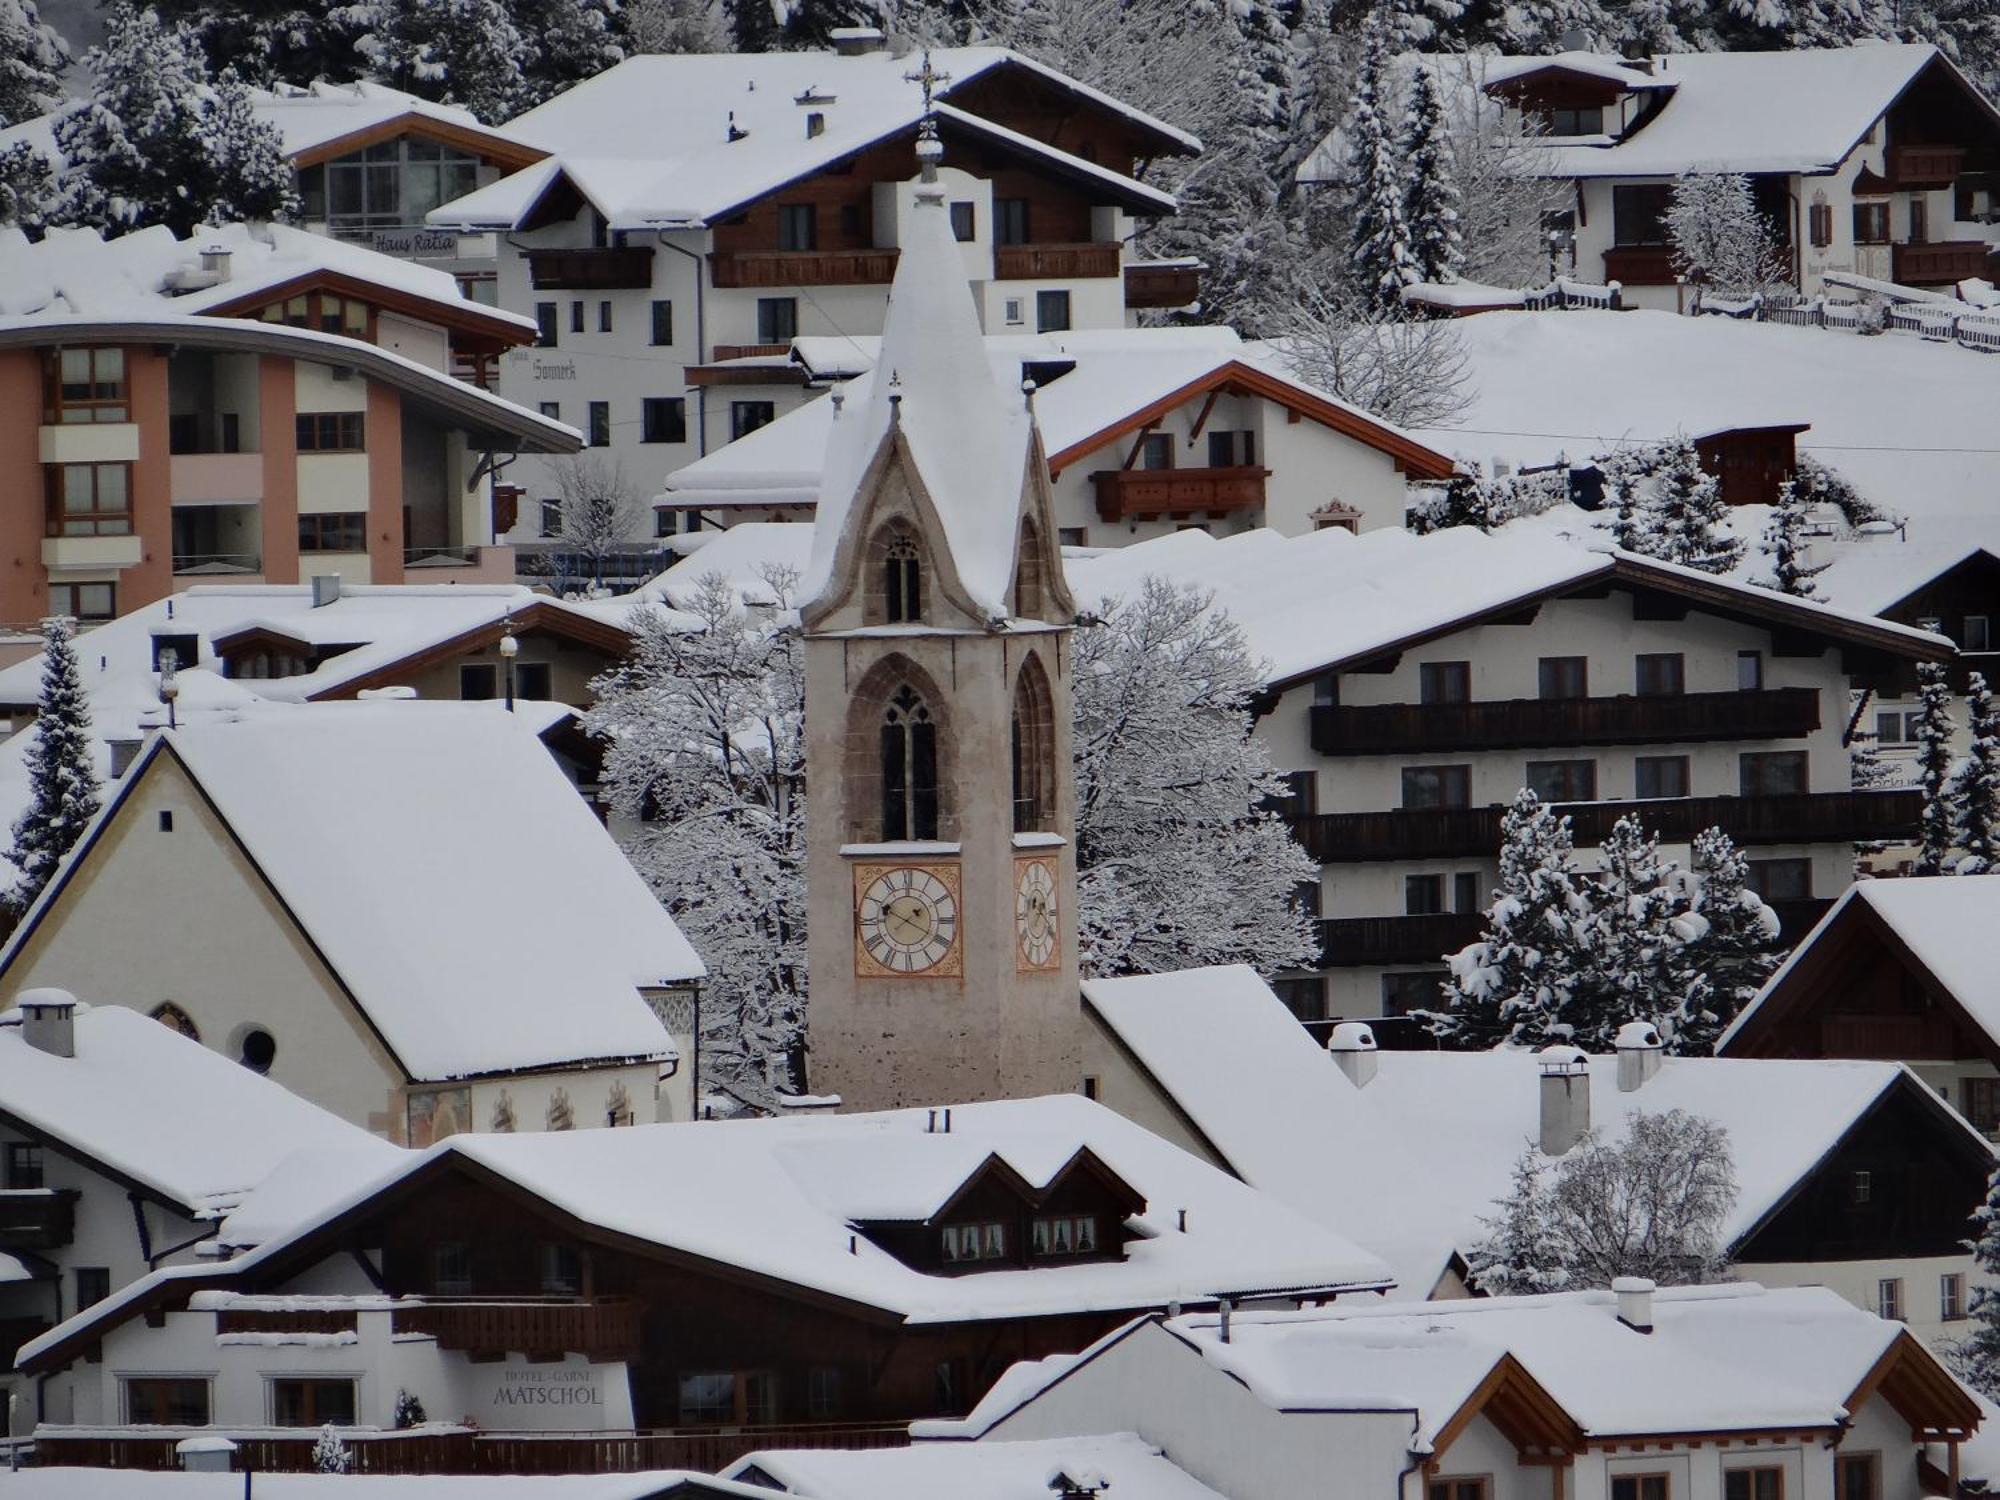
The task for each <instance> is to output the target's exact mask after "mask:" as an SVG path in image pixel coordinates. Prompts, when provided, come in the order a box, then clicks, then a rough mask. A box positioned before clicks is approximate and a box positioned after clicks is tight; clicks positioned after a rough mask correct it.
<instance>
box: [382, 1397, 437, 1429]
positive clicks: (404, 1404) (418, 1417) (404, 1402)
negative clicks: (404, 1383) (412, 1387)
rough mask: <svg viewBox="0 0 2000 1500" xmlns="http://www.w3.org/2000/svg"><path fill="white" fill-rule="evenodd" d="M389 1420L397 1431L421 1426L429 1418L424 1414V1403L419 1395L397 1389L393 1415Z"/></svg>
mask: <svg viewBox="0 0 2000 1500" xmlns="http://www.w3.org/2000/svg"><path fill="white" fill-rule="evenodd" d="M391 1420H392V1424H393V1425H394V1426H395V1428H396V1430H397V1431H398V1432H405V1431H408V1430H409V1429H410V1428H412V1427H421V1426H423V1425H424V1423H425V1422H427V1421H429V1420H430V1418H429V1417H427V1416H425V1415H424V1403H423V1401H422V1399H421V1398H420V1397H418V1396H417V1395H415V1394H414V1393H413V1392H410V1391H406V1390H399V1391H397V1392H396V1410H395V1415H394V1417H393V1418H392V1419H391Z"/></svg>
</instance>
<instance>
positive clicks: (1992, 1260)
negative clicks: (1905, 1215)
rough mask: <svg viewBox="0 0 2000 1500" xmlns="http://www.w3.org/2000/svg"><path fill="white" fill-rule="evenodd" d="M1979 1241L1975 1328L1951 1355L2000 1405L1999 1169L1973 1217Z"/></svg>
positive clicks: (1964, 1376) (1963, 1374) (1962, 1374)
mask: <svg viewBox="0 0 2000 1500" xmlns="http://www.w3.org/2000/svg"><path fill="white" fill-rule="evenodd" d="M1973 1222H1974V1223H1975V1224H1977V1225H1978V1226H1979V1238H1978V1239H1976V1240H1975V1241H1973V1245H1972V1263H1973V1264H1974V1265H1975V1266H1977V1267H1978V1268H1979V1269H1980V1270H1981V1271H1983V1272H1984V1273H1985V1275H1984V1276H1982V1277H1979V1278H1977V1279H1976V1280H1975V1281H1974V1282H1973V1286H1972V1302H1971V1305H1970V1306H1969V1307H1968V1308H1967V1309H1966V1310H1967V1312H1968V1313H1969V1315H1970V1317H1971V1322H1972V1327H1971V1331H1970V1332H1968V1333H1967V1334H1966V1335H1965V1337H1964V1338H1962V1339H1960V1340H1959V1341H1958V1342H1957V1343H1956V1344H1955V1345H1953V1346H1952V1348H1951V1349H1950V1351H1949V1358H1950V1361H1951V1366H1952V1369H1953V1370H1954V1371H1955V1372H1956V1373H1957V1375H1958V1378H1959V1379H1960V1380H1963V1381H1964V1382H1965V1383H1966V1384H1967V1385H1969V1386H1971V1387H1972V1388H1973V1389H1974V1390H1976V1391H1978V1392H1979V1394H1980V1395H1982V1396H1984V1397H1986V1398H1987V1399H1988V1400H1989V1401H2000V1168H1996V1169H1995V1170H1994V1172H1993V1174H1992V1175H1991V1176H1990V1177H1989V1178H1988V1179H1987V1183H1986V1201H1985V1203H1983V1204H1981V1205H1980V1207H1979V1209H1978V1211H1977V1212H1976V1213H1974V1215H1973Z"/></svg>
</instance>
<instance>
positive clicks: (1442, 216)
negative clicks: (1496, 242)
mask: <svg viewBox="0 0 2000 1500" xmlns="http://www.w3.org/2000/svg"><path fill="white" fill-rule="evenodd" d="M1403 171H1404V174H1405V178H1404V189H1403V222H1404V223H1406V224H1407V225H1408V226H1409V230H1410V257H1411V260H1412V262H1413V263H1414V268H1415V273H1416V279H1417V280H1418V281H1430V282H1437V281H1456V280H1457V279H1458V269H1459V267H1460V266H1461V265H1463V264H1464V263H1465V246H1464V244H1463V242H1462V241H1461V239H1460V237H1459V225H1458V185H1457V183H1456V182H1455V181H1454V180H1453V178H1452V158H1451V145H1450V142H1449V141H1447V140H1446V138H1445V121H1444V106H1443V105H1442V104H1441V103H1440V102H1439V101H1438V94H1437V85H1436V83H1435V82H1434V81H1433V80H1432V78H1431V71H1430V69H1429V68H1424V67H1419V68H1418V69H1416V72H1415V76H1414V77H1413V78H1412V79H1411V80H1410V104H1409V109H1408V111H1407V112H1406V113H1405V115H1404V117H1403Z"/></svg>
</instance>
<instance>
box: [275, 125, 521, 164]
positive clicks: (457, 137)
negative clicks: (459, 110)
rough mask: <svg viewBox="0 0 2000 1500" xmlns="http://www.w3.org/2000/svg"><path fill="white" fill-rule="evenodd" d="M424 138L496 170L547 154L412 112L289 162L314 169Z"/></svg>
mask: <svg viewBox="0 0 2000 1500" xmlns="http://www.w3.org/2000/svg"><path fill="white" fill-rule="evenodd" d="M412 135H415V136H426V137H428V138H429V139H431V140H434V141H438V142H440V143H441V144H443V145H446V146H452V147H455V148H456V149H458V150H460V151H465V152H469V153H471V154H472V155H474V156H477V157H478V158H479V159H480V160H481V161H482V162H485V163H486V164H487V165H488V166H495V167H499V168H500V169H501V170H502V171H504V172H518V171H520V170H521V168H523V167H532V166H533V165H534V164H535V163H536V162H538V161H540V160H541V159H542V158H543V157H545V156H547V155H548V154H549V153H548V152H546V151H543V150H541V149H540V148H538V147H535V146H526V145H523V144H521V143H520V142H519V141H513V140H509V139H507V138H506V137H505V136H502V135H499V134H497V133H495V132H493V131H487V130H475V129H473V128H471V127H470V126H466V125H459V124H456V123H454V122H453V121H450V120H439V119H435V118H433V117H432V116H430V115H425V114H419V113H417V112H416V111H415V110H411V111H409V112H408V113H405V114H400V115H396V116H394V117H392V118H390V119H387V120H380V121H377V122H376V123H375V124H373V125H368V126H364V127H363V128H362V129H360V130H350V131H349V132H348V133H347V134H346V135H338V136H335V137H334V138H333V139H332V140H330V141H321V142H320V143H319V144H318V145H316V146H307V147H305V148H304V149H303V150H301V151H299V152H297V153H296V154H295V155H294V156H293V157H292V158H291V162H292V165H293V167H295V168H301V169H303V168H305V167H315V166H318V165H319V164H320V163H321V162H325V161H332V160H333V159H334V158H335V157H338V156H346V155H348V154H350V153H351V152H355V151H362V150H365V149H367V148H368V147H370V146H374V145H379V144H380V143H381V142H383V141H393V140H400V139H402V138H403V137H404V136H412Z"/></svg>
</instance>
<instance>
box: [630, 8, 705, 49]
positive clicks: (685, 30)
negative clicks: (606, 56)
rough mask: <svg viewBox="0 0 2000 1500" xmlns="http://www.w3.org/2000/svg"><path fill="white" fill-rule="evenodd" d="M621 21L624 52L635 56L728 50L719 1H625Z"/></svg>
mask: <svg viewBox="0 0 2000 1500" xmlns="http://www.w3.org/2000/svg"><path fill="white" fill-rule="evenodd" d="M621 19H622V23H623V26H624V32H625V49H626V51H627V52H629V53H632V54H633V55H635V56H638V55H643V54H646V53H653V52H727V51H728V50H729V28H728V27H727V26H725V25H724V24H723V21H722V7H721V5H720V3H719V0H629V3H628V4H627V5H626V6H625V9H624V11H623V13H622V17H621Z"/></svg>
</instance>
